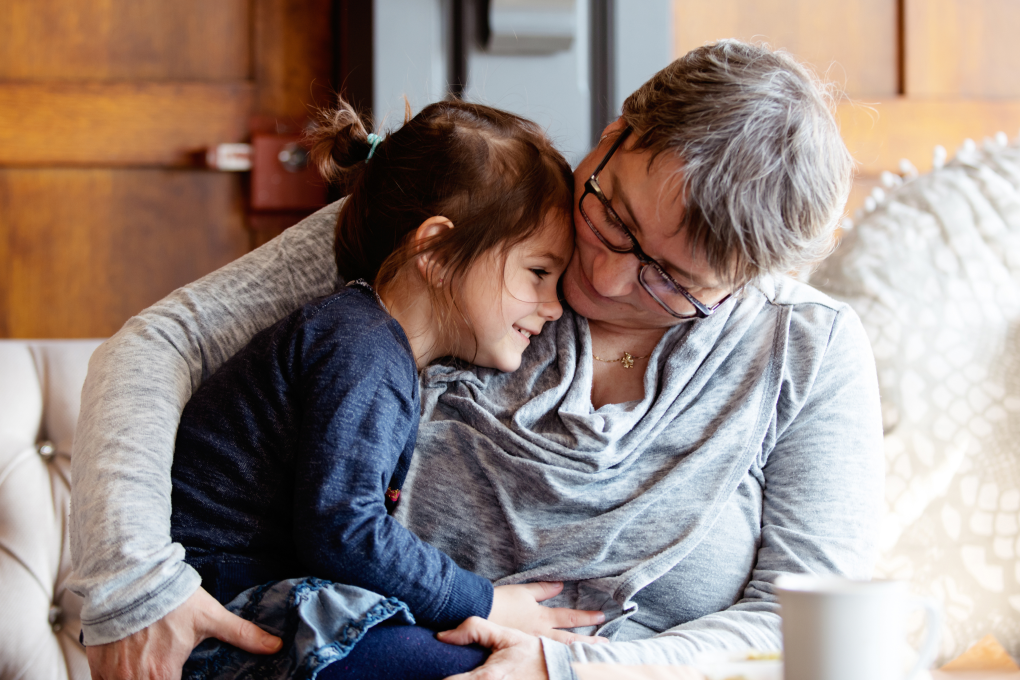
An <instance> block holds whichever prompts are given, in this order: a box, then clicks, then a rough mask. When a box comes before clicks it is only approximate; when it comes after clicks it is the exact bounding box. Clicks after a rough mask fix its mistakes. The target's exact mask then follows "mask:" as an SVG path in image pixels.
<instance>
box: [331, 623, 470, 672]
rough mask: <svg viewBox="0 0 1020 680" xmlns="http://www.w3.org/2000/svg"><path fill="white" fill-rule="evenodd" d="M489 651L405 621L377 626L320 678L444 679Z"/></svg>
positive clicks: (468, 667) (463, 668)
mask: <svg viewBox="0 0 1020 680" xmlns="http://www.w3.org/2000/svg"><path fill="white" fill-rule="evenodd" d="M488 656H489V651H488V650H487V649H485V648H483V647H479V646H477V645H468V646H466V647H458V646H456V645H448V644H445V643H443V642H440V641H439V640H437V639H436V634H435V631H433V630H430V629H428V628H423V627H421V626H411V625H407V624H404V623H393V624H391V623H389V622H385V623H381V624H379V625H378V626H375V627H374V628H372V629H371V630H369V631H368V632H367V633H365V636H364V637H363V638H362V639H361V640H360V641H359V642H358V644H356V645H355V646H354V649H352V650H351V652H350V653H349V654H348V655H347V656H346V657H344V658H343V659H339V660H338V661H334V662H333V663H331V664H330V665H328V666H326V667H325V668H323V669H322V670H321V671H320V672H319V674H318V676H316V677H317V680H348V679H351V680H353V679H354V678H375V679H377V680H433V679H435V680H441V679H442V678H445V677H447V676H450V675H456V674H457V673H464V672H466V671H469V670H471V669H472V668H477V667H478V666H480V665H482V664H483V663H485V659H486V658H487V657H488Z"/></svg>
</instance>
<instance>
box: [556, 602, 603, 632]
mask: <svg viewBox="0 0 1020 680" xmlns="http://www.w3.org/2000/svg"><path fill="white" fill-rule="evenodd" d="M542 616H543V619H544V620H543V623H544V624H545V625H547V626H548V627H549V628H582V627H584V626H601V625H602V624H603V623H605V622H606V615H605V614H603V613H602V612H598V611H588V610H585V609H567V608H565V607H547V608H546V609H545V611H544V612H543V613H542Z"/></svg>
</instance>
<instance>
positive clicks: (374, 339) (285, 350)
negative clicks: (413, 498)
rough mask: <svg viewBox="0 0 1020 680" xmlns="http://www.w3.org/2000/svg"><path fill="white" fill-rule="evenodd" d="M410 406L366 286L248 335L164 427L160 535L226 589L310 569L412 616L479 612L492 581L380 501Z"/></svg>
mask: <svg viewBox="0 0 1020 680" xmlns="http://www.w3.org/2000/svg"><path fill="white" fill-rule="evenodd" d="M419 414H420V395H419V392H418V373H417V369H416V366H415V362H414V358H413V356H412V354H411V348H410V345H409V344H408V341H407V337H406V336H405V335H404V332H403V329H402V328H401V327H400V324H398V323H397V322H396V321H395V320H394V319H393V318H392V317H390V316H389V315H388V314H387V313H386V312H385V310H384V309H383V308H382V307H381V305H380V304H379V303H378V301H377V298H376V297H375V294H374V292H372V290H371V289H370V288H368V287H367V286H364V285H363V284H361V285H358V284H352V285H349V286H347V287H345V288H343V289H342V290H341V291H340V292H338V293H336V294H334V295H331V296H329V297H325V298H321V299H318V300H315V301H313V302H311V303H309V304H307V305H305V306H304V307H302V308H301V309H299V310H297V311H296V312H294V313H293V314H291V315H290V316H288V317H286V318H284V319H282V320H281V321H279V322H278V323H276V324H274V325H273V326H270V327H269V328H267V329H265V330H263V331H262V332H260V333H258V334H257V335H256V336H255V337H254V338H252V340H251V342H250V343H249V344H248V345H247V346H246V347H245V348H244V349H243V350H241V351H240V352H238V354H237V355H236V356H234V357H233V358H231V359H230V360H229V361H227V362H226V363H225V364H224V365H223V366H222V367H221V368H220V369H219V370H218V371H217V372H216V373H215V374H214V375H212V376H211V377H210V378H209V379H207V380H206V381H204V382H203V383H202V385H201V387H199V389H198V390H197V391H196V392H195V394H194V396H192V398H191V400H190V401H189V402H188V404H187V405H186V406H185V408H184V414H183V415H182V416H181V423H180V427H179V429H178V432H177V448H176V451H175V453H174V463H173V469H172V476H173V498H172V502H173V513H172V517H171V524H172V527H171V533H172V535H173V538H174V540H175V541H179V542H180V543H181V544H183V545H184V547H185V550H186V558H185V559H186V561H187V562H188V563H189V564H191V565H192V566H194V567H195V568H196V569H197V570H198V572H199V573H200V574H201V576H202V585H203V587H205V588H206V590H208V591H209V592H210V593H211V594H212V595H213V596H214V597H216V598H217V599H219V600H220V601H221V602H224V603H226V602H229V601H230V600H231V599H233V597H234V596H235V595H237V594H238V593H239V592H241V591H242V590H244V589H246V588H249V587H251V586H254V585H258V584H261V583H265V582H267V581H272V580H279V579H284V578H295V577H300V576H317V577H319V578H324V579H329V580H332V581H337V582H340V583H347V584H351V585H356V586H360V587H362V588H366V589H368V590H372V591H374V592H377V593H380V594H382V595H386V596H393V597H397V598H399V599H400V600H403V601H404V602H406V603H407V604H408V605H409V606H410V608H411V611H413V612H414V614H415V616H416V617H417V618H418V620H419V623H421V624H423V625H429V626H434V627H437V628H442V627H453V626H456V625H457V624H459V623H460V622H461V621H462V620H463V619H465V618H467V617H468V616H483V617H484V616H488V614H489V611H490V609H491V607H492V593H493V590H492V584H491V583H489V581H488V580H486V579H484V578H482V577H481V576H478V575H476V574H474V573H472V572H469V571H466V570H464V569H461V568H460V567H458V566H457V564H456V563H454V561H453V560H452V559H451V558H450V557H448V556H447V555H446V554H444V553H442V552H440V551H439V550H437V549H436V548H434V547H432V546H430V545H428V544H427V543H425V542H424V541H422V540H421V539H419V538H418V537H417V536H415V535H414V534H412V533H411V532H410V531H409V530H407V529H406V528H405V527H404V526H402V525H401V524H399V523H398V522H396V521H395V520H394V519H393V518H392V517H390V515H389V514H388V512H387V509H388V508H387V501H386V492H387V488H388V487H390V488H392V489H395V490H399V488H400V485H401V484H402V483H403V481H404V476H405V475H406V474H407V468H408V465H409V464H410V460H411V455H412V452H413V451H414V442H415V436H416V435H417V431H418V420H419ZM390 495H391V496H392V495H394V494H392V493H391V494H390Z"/></svg>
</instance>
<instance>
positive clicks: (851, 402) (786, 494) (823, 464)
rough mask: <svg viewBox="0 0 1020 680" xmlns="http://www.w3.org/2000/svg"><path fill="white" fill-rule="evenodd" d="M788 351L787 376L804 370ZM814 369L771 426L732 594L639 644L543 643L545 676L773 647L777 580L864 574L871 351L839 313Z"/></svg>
mask: <svg viewBox="0 0 1020 680" xmlns="http://www.w3.org/2000/svg"><path fill="white" fill-rule="evenodd" d="M795 343H796V338H792V339H791V342H790V346H791V347H793V346H794V345H795ZM791 355H794V356H791V357H789V358H788V360H787V369H788V372H789V373H792V374H796V373H797V372H798V371H801V372H803V371H809V370H811V369H810V367H808V366H800V365H797V363H796V356H795V351H791ZM818 366H819V368H818V370H817V372H816V374H815V375H813V376H810V377H809V378H808V379H804V378H803V376H801V378H800V379H797V380H794V381H793V382H794V384H795V385H796V388H795V389H808V390H810V391H809V392H808V394H809V396H808V397H807V399H806V400H804V402H803V406H802V407H801V408H800V409H799V411H797V412H796V413H794V414H790V417H788V418H786V420H785V422H784V421H783V419H780V422H779V423H778V429H777V432H776V437H777V439H776V444H775V446H774V447H773V449H772V451H771V452H770V453H769V457H768V461H767V463H766V465H765V468H764V474H765V484H764V489H763V501H762V503H763V505H762V530H761V539H760V545H759V548H758V552H757V560H756V563H755V566H754V569H753V571H752V573H751V574H750V577H749V582H748V584H747V585H746V587H745V588H744V591H743V596H742V598H741V599H740V600H739V601H738V602H736V603H735V604H734V605H733V606H731V607H729V608H727V609H725V610H723V611H720V612H716V613H714V614H710V615H708V616H704V617H701V618H699V619H696V620H694V621H690V622H688V623H685V624H683V625H680V626H677V627H675V628H672V629H670V630H667V631H665V632H663V633H661V634H659V635H657V636H655V637H652V638H649V639H645V640H637V641H631V642H612V643H610V644H606V645H588V644H579V643H575V644H572V645H569V646H568V645H563V644H560V643H557V642H553V641H551V640H548V639H544V640H543V645H542V649H543V650H544V654H545V660H546V663H547V668H548V671H549V676H550V677H551V678H553V680H560V679H562V678H569V677H571V671H570V664H571V663H572V662H605V663H621V664H671V665H682V664H686V663H690V662H691V661H692V660H694V658H695V657H696V656H697V655H698V654H699V653H701V652H703V651H706V650H719V649H735V650H739V649H747V648H759V649H778V648H779V647H780V646H781V643H782V639H781V635H780V621H779V606H778V603H777V600H776V594H775V588H774V582H775V579H776V577H777V576H778V575H779V574H781V573H784V572H807V573H820V574H822V573H824V574H838V575H842V576H846V577H849V578H862V579H863V578H869V577H870V575H871V568H872V566H873V563H874V560H875V558H876V543H877V535H878V531H877V526H878V520H879V516H880V515H879V513H880V510H881V500H882V492H883V484H884V473H885V466H884V458H883V449H882V430H881V417H880V412H879V401H878V385H877V378H876V375H875V367H874V360H873V358H872V355H871V348H870V345H869V343H868V340H867V337H866V335H865V333H864V330H863V328H862V327H861V324H860V321H859V319H858V318H857V316H856V315H855V314H854V313H853V312H851V311H849V310H848V309H847V310H844V311H842V312H841V313H840V314H839V315H838V316H837V318H836V321H835V322H834V324H833V326H832V330H831V333H830V334H829V337H828V342H827V346H826V349H825V354H824V356H823V358H822V360H821V363H820V364H818ZM788 387H789V386H788ZM783 398H784V397H782V396H781V397H780V399H781V400H782V399H783ZM781 407H782V406H781ZM708 579H710V576H706V580H708Z"/></svg>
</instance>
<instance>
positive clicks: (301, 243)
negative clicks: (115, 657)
mask: <svg viewBox="0 0 1020 680" xmlns="http://www.w3.org/2000/svg"><path fill="white" fill-rule="evenodd" d="M337 208H338V204H333V205H331V206H328V207H326V208H324V209H323V210H320V211H319V212H317V213H316V214H314V215H312V216H311V217H308V218H307V219H305V220H304V221H302V222H301V223H300V224H298V225H296V226H294V227H292V228H291V229H288V230H287V231H286V232H284V233H283V235H281V236H280V237H279V238H277V239H274V240H273V241H270V242H269V243H268V244H266V245H265V246H263V247H261V248H259V249H258V250H255V251H254V252H252V253H249V254H248V255H245V256H244V257H242V258H240V259H239V260H237V261H235V262H233V263H231V264H229V265H227V266H225V267H223V268H222V269H219V270H218V271H216V272H213V273H212V274H210V275H208V276H206V277H204V278H202V279H200V280H198V281H196V282H194V283H192V284H189V285H188V286H185V287H184V288H181V289H180V290H177V291H175V292H174V293H172V294H171V295H169V296H168V297H166V298H165V299H163V300H162V301H160V302H158V303H156V304H155V305H153V306H152V307H150V308H148V309H146V310H145V311H143V312H142V313H141V314H139V315H138V316H136V317H134V318H132V319H131V320H129V321H128V322H127V323H126V324H125V325H124V328H122V329H121V330H120V331H119V332H118V333H117V334H116V335H114V336H113V337H112V338H110V340H108V341H107V342H106V343H104V344H103V345H102V346H100V347H99V349H97V350H96V352H95V354H94V355H93V356H92V359H91V360H90V361H89V372H88V377H87V378H86V381H85V386H84V389H83V391H82V408H81V414H80V416H79V419H78V426H77V429H76V432H75V441H74V451H73V455H72V478H73V480H74V483H73V485H72V492H71V523H70V532H71V553H72V558H73V566H74V574H73V578H72V580H71V581H70V582H69V587H71V589H72V590H74V591H75V592H76V593H78V594H80V595H82V596H83V597H84V598H85V603H84V606H83V608H82V629H83V637H84V641H85V643H86V644H87V645H99V644H104V643H109V642H113V641H115V640H120V639H122V638H124V637H126V636H128V635H131V634H133V633H136V632H137V631H140V630H141V629H143V628H145V627H147V626H149V625H150V624H152V623H154V622H156V621H158V620H160V619H162V618H163V617H164V616H166V615H167V614H168V613H170V612H171V611H173V610H175V609H177V608H178V606H180V605H181V604H183V603H184V602H185V601H186V600H187V599H188V598H189V596H191V595H192V593H193V592H194V591H195V589H196V588H197V587H198V585H199V577H198V574H197V573H196V572H195V571H194V570H193V569H191V568H190V567H188V566H187V565H185V564H184V562H183V561H182V559H183V556H184V550H183V548H181V547H180V546H179V545H175V544H174V543H173V542H172V541H171V540H170V489H171V483H170V466H171V463H172V461H173V451H174V439H175V436H176V432H177V424H178V422H179V420H180V415H181V411H182V410H183V408H184V404H185V403H187V401H188V399H189V398H190V397H191V394H192V392H193V391H194V390H195V389H196V388H197V386H198V385H199V384H200V383H201V381H202V380H203V379H204V378H205V377H206V376H208V375H210V374H211V373H212V372H214V371H215V370H216V369H217V368H218V367H219V366H220V365H221V364H222V363H223V362H224V361H225V360H226V359H227V358H229V357H230V356H231V355H233V354H234V353H235V352H236V351H237V350H239V349H240V348H241V347H243V346H244V345H245V343H247V342H248V340H249V339H250V338H251V337H252V336H253V335H254V334H255V333H256V332H258V331H259V330H261V329H262V328H265V327H266V326H268V325H270V324H271V323H273V322H274V321H276V320H278V319H279V318H282V317H283V316H285V315H286V314H288V313H289V312H291V311H293V310H294V309H296V308H297V307H299V306H300V305H302V304H304V303H305V302H307V301H309V300H311V299H313V298H315V297H318V296H320V295H324V294H327V293H329V292H331V291H332V290H333V289H334V288H335V287H336V284H337V281H336V278H337V277H336V266H335V263H334V261H333V246H332V243H333V225H334V224H335V220H336V211H337Z"/></svg>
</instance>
